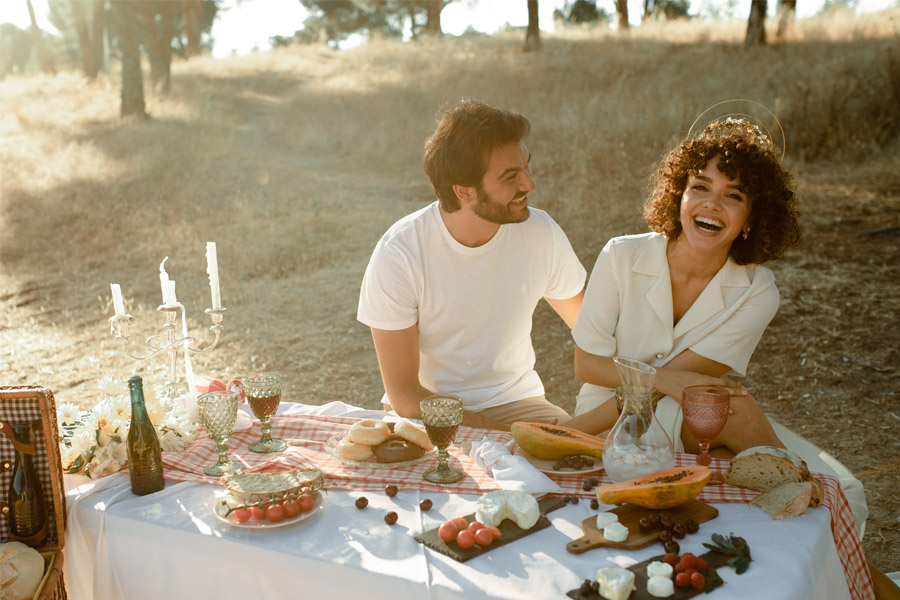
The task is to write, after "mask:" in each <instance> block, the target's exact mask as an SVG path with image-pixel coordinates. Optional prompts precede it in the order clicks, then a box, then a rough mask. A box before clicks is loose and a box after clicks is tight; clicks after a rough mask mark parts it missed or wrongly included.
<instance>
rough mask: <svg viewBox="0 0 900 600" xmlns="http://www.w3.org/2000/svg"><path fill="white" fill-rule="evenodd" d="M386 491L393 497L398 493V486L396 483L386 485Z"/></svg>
mask: <svg viewBox="0 0 900 600" xmlns="http://www.w3.org/2000/svg"><path fill="white" fill-rule="evenodd" d="M384 493H385V494H387V495H388V497H389V498H393V497H394V496H396V495H397V486H396V485H386V486H384Z"/></svg>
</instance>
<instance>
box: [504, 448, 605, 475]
mask: <svg viewBox="0 0 900 600" xmlns="http://www.w3.org/2000/svg"><path fill="white" fill-rule="evenodd" d="M513 454H515V455H516V456H521V457H522V458H524V459H525V460H527V461H528V462H530V463H531V464H532V465H533V466H534V467H535V468H536V469H537V470H538V471H543V472H544V473H548V474H550V475H581V474H582V473H593V472H595V471H599V470H601V469H602V468H603V461H602V460H601V459H599V458H596V457H594V456H585V458H589V459H590V460H592V461H594V466H593V467H585V468H583V469H557V468H555V467H554V466H553V465H554V464H555V463H556V461H555V460H543V459H541V458H535V457H534V456H532V455H530V454H528V453H527V452H525V451H524V450H522V449H521V448H519V447H516V451H515V452H513Z"/></svg>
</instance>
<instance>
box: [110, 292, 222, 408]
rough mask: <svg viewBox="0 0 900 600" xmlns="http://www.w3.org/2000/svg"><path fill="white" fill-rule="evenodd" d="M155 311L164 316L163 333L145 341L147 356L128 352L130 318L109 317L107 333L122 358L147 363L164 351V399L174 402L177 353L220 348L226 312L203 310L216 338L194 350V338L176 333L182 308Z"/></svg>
mask: <svg viewBox="0 0 900 600" xmlns="http://www.w3.org/2000/svg"><path fill="white" fill-rule="evenodd" d="M156 310H158V311H160V312H161V313H162V314H163V317H164V318H165V323H164V324H163V327H162V333H159V334H156V335H151V336H150V337H148V338H147V340H146V342H145V344H146V346H147V349H148V350H149V351H150V353H149V354H147V355H146V356H140V355H138V354H135V353H134V352H132V350H131V349H130V348H129V342H130V339H131V336H130V334H129V330H130V328H131V322H132V321H133V320H134V317H132V316H131V315H129V314H124V315H115V316H112V317H110V318H109V325H110V333H112V334H115V336H116V340H118V341H119V342H120V343H121V345H122V350H123V352H125V354H127V355H128V356H130V357H131V358H133V359H135V360H147V359H149V358H152V357H154V356H156V355H157V354H159V353H160V352H163V351H165V353H166V359H167V365H168V371H169V373H168V380H167V381H166V393H165V397H167V398H171V399H175V398H178V397H179V395H180V394H179V392H178V375H177V371H176V368H175V367H176V363H177V359H178V351H179V350H184V351H185V352H194V353H202V352H209V351H210V350H212V349H214V348H215V347H216V346H217V345H218V344H219V339H220V338H221V336H222V321H224V320H225V313H226V312H227V309H225V308H215V309H213V308H207V309H206V314H208V315H209V318H210V319H211V320H212V326H211V327H210V328H209V329H210V331H212V332H213V334H214V336H215V337H214V338H213V340H212V343H211V344H209V345H208V346H206V347H205V348H201V347H199V346H197V345H196V344H197V343H198V341H197V339H196V338H194V337H184V336H182V337H179V336H178V332H177V331H176V322H177V321H178V313H179V312H180V313H181V316H182V319H184V318H185V317H184V306H182V305H181V304H175V305H166V304H163V305H161V306H159V307H158V308H157V309H156Z"/></svg>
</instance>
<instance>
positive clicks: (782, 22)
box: [775, 0, 797, 42]
mask: <svg viewBox="0 0 900 600" xmlns="http://www.w3.org/2000/svg"><path fill="white" fill-rule="evenodd" d="M796 15H797V0H779V2H778V29H777V30H775V41H776V42H783V41H784V37H785V36H786V35H787V30H788V29H789V28H790V26H791V23H793V22H794V18H795V17H796Z"/></svg>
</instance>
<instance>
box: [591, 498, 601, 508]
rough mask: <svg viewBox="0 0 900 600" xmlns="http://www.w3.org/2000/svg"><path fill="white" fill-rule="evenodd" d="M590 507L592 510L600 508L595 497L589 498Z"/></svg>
mask: <svg viewBox="0 0 900 600" xmlns="http://www.w3.org/2000/svg"><path fill="white" fill-rule="evenodd" d="M591 508H593V509H594V510H597V509H598V508H600V502H599V501H598V500H597V499H596V498H591Z"/></svg>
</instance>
